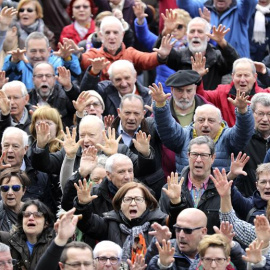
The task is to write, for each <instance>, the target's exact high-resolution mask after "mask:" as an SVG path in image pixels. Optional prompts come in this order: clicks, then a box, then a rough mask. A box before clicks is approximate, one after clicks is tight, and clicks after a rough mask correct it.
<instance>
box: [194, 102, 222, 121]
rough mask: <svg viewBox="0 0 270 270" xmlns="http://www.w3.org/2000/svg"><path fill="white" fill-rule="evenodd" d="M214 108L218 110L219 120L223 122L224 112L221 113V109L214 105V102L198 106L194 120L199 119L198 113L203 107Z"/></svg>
mask: <svg viewBox="0 0 270 270" xmlns="http://www.w3.org/2000/svg"><path fill="white" fill-rule="evenodd" d="M207 107H208V108H213V109H215V110H216V111H217V113H218V118H219V121H220V122H222V114H221V110H220V109H219V108H217V107H216V106H214V105H212V104H203V105H201V106H198V107H197V108H196V110H195V113H194V121H195V120H196V119H197V114H198V111H199V110H200V109H202V108H207Z"/></svg>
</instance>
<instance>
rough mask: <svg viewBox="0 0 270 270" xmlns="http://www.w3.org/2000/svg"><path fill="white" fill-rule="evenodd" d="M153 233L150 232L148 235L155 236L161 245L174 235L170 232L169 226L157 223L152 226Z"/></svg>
mask: <svg viewBox="0 0 270 270" xmlns="http://www.w3.org/2000/svg"><path fill="white" fill-rule="evenodd" d="M151 227H152V229H153V231H150V232H149V233H148V234H149V235H152V236H155V237H156V239H157V241H158V242H159V243H160V244H161V243H162V240H163V239H165V240H166V241H168V240H169V239H171V237H172V233H171V232H170V229H169V228H168V227H167V226H165V225H164V226H161V225H160V224H158V223H157V222H154V223H153V224H152V225H151Z"/></svg>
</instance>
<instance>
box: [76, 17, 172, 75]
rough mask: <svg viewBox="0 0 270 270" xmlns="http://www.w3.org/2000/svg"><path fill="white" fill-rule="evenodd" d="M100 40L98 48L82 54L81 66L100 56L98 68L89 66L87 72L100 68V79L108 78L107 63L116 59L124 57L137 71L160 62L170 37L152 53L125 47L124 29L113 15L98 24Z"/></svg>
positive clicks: (165, 55) (84, 68) (164, 54)
mask: <svg viewBox="0 0 270 270" xmlns="http://www.w3.org/2000/svg"><path fill="white" fill-rule="evenodd" d="M99 34H100V36H101V40H102V47H101V48H100V49H95V48H91V49H90V50H88V51H87V52H86V53H84V54H83V55H82V61H81V67H82V69H83V70H86V69H87V68H88V66H89V65H91V62H93V60H94V58H99V57H101V58H102V59H103V61H102V62H101V63H100V69H97V70H96V69H95V68H90V69H88V70H87V72H90V74H91V75H98V74H99V72H100V70H101V75H100V80H108V79H109V76H108V73H107V71H108V68H109V64H111V63H112V62H114V61H116V60H120V59H125V60H129V61H130V62H132V63H133V64H134V67H135V69H136V70H137V71H140V70H150V69H153V68H155V67H156V66H157V65H159V64H160V63H162V62H163V61H162V60H161V58H166V57H167V55H168V53H169V52H168V50H166V49H165V47H166V46H169V45H168V44H169V41H170V39H164V40H163V41H164V42H163V43H162V44H161V46H160V48H159V49H155V51H156V52H153V53H143V52H140V51H137V50H135V49H134V48H132V47H129V48H127V49H126V47H125V45H124V43H123V42H122V41H123V36H124V29H123V25H122V24H121V22H120V20H118V19H117V18H116V17H114V16H107V17H105V18H104V19H103V20H102V22H101V25H100V32H99Z"/></svg>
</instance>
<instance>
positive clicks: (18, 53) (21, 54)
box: [8, 48, 29, 64]
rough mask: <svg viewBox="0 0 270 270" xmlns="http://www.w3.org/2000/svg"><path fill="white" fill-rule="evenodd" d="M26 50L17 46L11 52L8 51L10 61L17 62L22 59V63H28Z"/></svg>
mask: <svg viewBox="0 0 270 270" xmlns="http://www.w3.org/2000/svg"><path fill="white" fill-rule="evenodd" d="M25 52H26V50H25V49H24V50H20V49H19V48H18V49H16V50H13V51H11V52H8V53H9V54H11V59H10V61H11V62H13V63H18V62H19V61H23V62H24V63H26V64H27V63H29V61H28V59H27V58H26V56H25Z"/></svg>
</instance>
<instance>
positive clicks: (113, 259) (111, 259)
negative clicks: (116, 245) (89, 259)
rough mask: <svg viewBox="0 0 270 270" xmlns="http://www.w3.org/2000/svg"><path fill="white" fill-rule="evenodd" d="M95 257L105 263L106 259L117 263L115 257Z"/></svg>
mask: <svg viewBox="0 0 270 270" xmlns="http://www.w3.org/2000/svg"><path fill="white" fill-rule="evenodd" d="M95 259H97V260H98V261H99V262H100V263H103V264H105V263H106V262H107V261H108V260H109V261H110V263H111V264H113V265H114V264H117V263H118V262H119V260H120V259H119V258H117V257H104V256H102V257H96V258H95Z"/></svg>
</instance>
